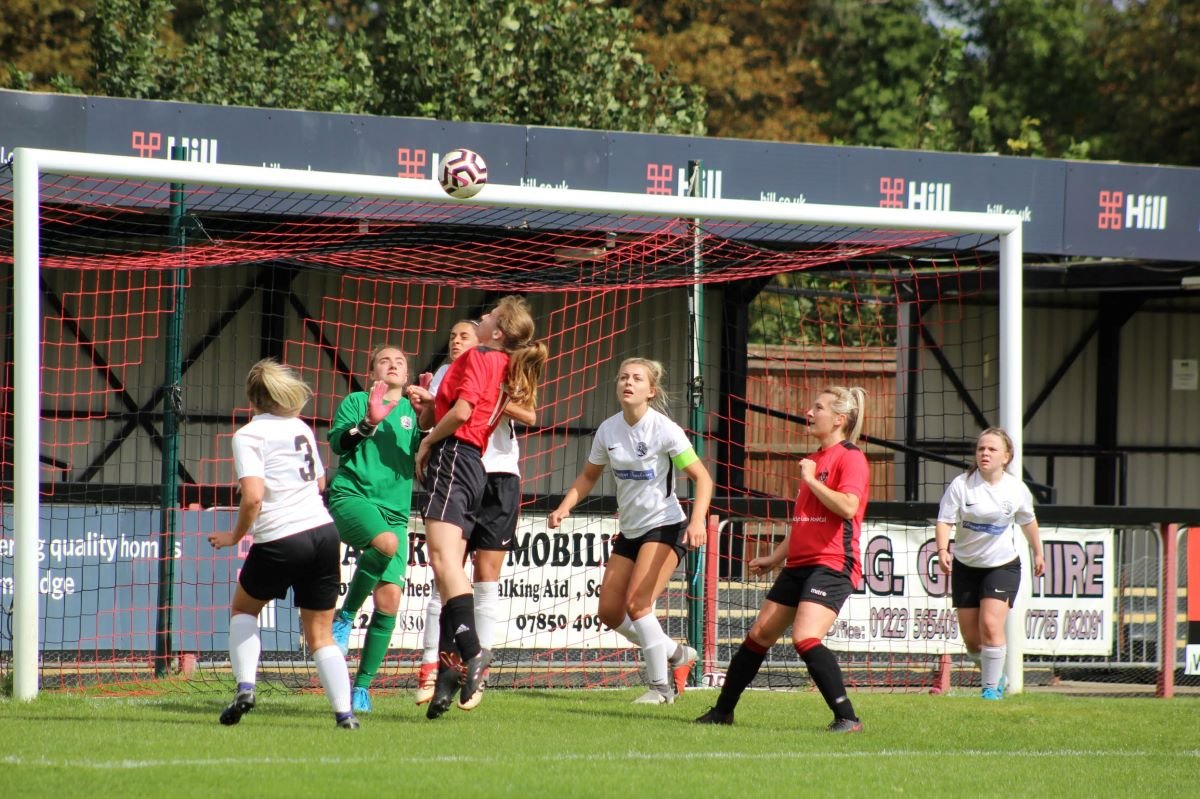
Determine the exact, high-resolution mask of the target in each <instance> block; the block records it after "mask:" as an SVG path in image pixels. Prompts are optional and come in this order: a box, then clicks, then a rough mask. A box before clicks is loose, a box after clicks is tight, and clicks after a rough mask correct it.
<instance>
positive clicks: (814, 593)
mask: <svg viewBox="0 0 1200 799" xmlns="http://www.w3.org/2000/svg"><path fill="white" fill-rule="evenodd" d="M853 591H854V586H853V585H851V583H850V576H849V575H846V574H842V573H841V572H836V571H834V570H833V569H831V568H829V567H828V566H790V567H787V568H785V569H784V570H783V571H781V572H780V573H779V576H778V577H776V578H775V584H774V585H773V586H771V590H770V591H768V592H767V599H769V600H771V601H772V602H774V603H775V604H777V605H783V606H784V607H788V608H794V607H799V605H800V603H801V602H815V603H817V604H818V605H824V606H825V607H827V608H830V609H832V610H833V612H834V613H840V612H841V610H842V605H844V604H846V600H847V599H849V598H850V594H851V593H852V592H853Z"/></svg>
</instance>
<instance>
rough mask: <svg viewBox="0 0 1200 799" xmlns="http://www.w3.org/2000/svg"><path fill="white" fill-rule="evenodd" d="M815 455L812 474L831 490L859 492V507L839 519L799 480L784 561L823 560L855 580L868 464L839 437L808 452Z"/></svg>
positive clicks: (810, 562)
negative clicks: (813, 451)
mask: <svg viewBox="0 0 1200 799" xmlns="http://www.w3.org/2000/svg"><path fill="white" fill-rule="evenodd" d="M809 457H810V458H811V459H812V460H814V461H816V464H817V473H816V477H817V479H818V480H820V481H821V482H822V483H824V484H825V485H826V486H828V487H829V488H831V489H833V490H834V491H838V492H840V493H843V494H853V495H854V496H856V497H858V512H857V513H855V514H854V518H853V519H843V518H842V517H840V516H838V515H837V514H836V513H834V512H833V511H831V510H830V509H829V508H827V507H825V504H824V503H823V502H821V500H820V499H818V498H817V496H816V495H815V494H813V492H812V491H811V490H809V488H808V486H805V485H802V486H801V487H800V492H799V493H798V494H797V495H796V508H795V510H794V511H793V512H792V534H791V538H790V539H789V540H788V554H787V565H788V566H826V567H828V568H830V569H833V570H834V571H837V572H841V573H842V574H846V575H848V576H849V577H850V580H851V582H852V583H853V584H855V585H857V584H858V581H859V579H860V578H861V577H862V563H861V562H860V558H859V556H858V549H859V545H858V539H859V534H860V533H861V532H862V520H863V516H864V515H865V514H866V512H867V495H868V493H869V490H870V485H869V483H870V477H871V473H870V469H869V468H868V466H867V457H866V456H865V455H864V454H863V452H862V450H860V449H859V448H858V447H856V446H854V445H853V444H851V443H850V442H849V441H842V442H840V443H838V444H834V445H833V446H831V447H827V448H825V449H822V450H819V451H818V452H816V453H815V454H813V455H810V456H809Z"/></svg>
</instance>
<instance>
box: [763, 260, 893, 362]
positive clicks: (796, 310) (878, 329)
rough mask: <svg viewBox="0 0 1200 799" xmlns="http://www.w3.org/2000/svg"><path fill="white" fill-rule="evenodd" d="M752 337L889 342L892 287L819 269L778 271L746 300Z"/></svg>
mask: <svg viewBox="0 0 1200 799" xmlns="http://www.w3.org/2000/svg"><path fill="white" fill-rule="evenodd" d="M750 341H751V342H752V343H754V344H832V345H836V346H863V347H883V346H893V345H894V344H895V343H896V307H895V303H894V301H893V292H892V290H891V287H890V286H889V285H884V284H876V283H873V282H871V281H862V280H858V279H850V278H844V277H837V278H831V277H829V276H828V275H824V274H821V273H820V272H788V273H785V274H781V275H776V276H775V277H774V278H773V279H772V281H771V284H770V285H769V286H768V287H767V288H765V289H764V290H763V291H761V292H760V293H759V295H758V296H757V297H755V298H754V300H753V301H752V302H751V303H750Z"/></svg>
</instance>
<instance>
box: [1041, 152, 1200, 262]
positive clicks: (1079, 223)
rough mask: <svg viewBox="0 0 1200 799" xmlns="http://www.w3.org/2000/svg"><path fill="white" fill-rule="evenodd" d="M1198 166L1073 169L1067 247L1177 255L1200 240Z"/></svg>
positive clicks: (1081, 251) (1076, 165)
mask: <svg viewBox="0 0 1200 799" xmlns="http://www.w3.org/2000/svg"><path fill="white" fill-rule="evenodd" d="M1197 174H1198V173H1197V170H1195V169H1182V168H1172V167H1153V166H1133V165H1121V166H1120V167H1119V168H1113V165H1106V164H1090V163H1083V162H1072V163H1071V164H1070V165H1069V166H1068V167H1067V184H1066V205H1065V208H1064V219H1063V231H1064V233H1063V251H1064V253H1066V254H1068V255H1098V256H1108V257H1129V258H1162V259H1175V258H1178V257H1179V254H1180V253H1181V252H1182V251H1183V250H1185V249H1186V248H1188V247H1191V248H1192V249H1193V251H1194V250H1195V248H1196V246H1197V244H1200V191H1198V190H1197V187H1198V186H1200V183H1198V181H1197Z"/></svg>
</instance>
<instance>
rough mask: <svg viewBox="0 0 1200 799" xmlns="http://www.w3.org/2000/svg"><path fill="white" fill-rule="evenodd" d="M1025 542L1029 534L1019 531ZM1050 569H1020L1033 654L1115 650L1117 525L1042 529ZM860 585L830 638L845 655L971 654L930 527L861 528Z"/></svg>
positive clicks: (1023, 610)
mask: <svg viewBox="0 0 1200 799" xmlns="http://www.w3.org/2000/svg"><path fill="white" fill-rule="evenodd" d="M1013 534H1014V535H1015V536H1017V539H1018V541H1019V545H1020V546H1023V545H1024V537H1023V536H1022V535H1021V533H1020V531H1019V530H1016V529H1014V531H1013ZM1041 538H1042V548H1043V552H1044V555H1045V560H1046V572H1045V574H1044V575H1043V576H1042V577H1041V578H1037V579H1031V575H1030V572H1029V566H1028V563H1027V562H1026V563H1023V572H1022V575H1021V595H1022V600H1023V601H1022V603H1019V604H1018V607H1017V610H1016V611H1015V612H1017V613H1020V614H1021V616H1020V618H1021V620H1022V622H1023V624H1024V628H1025V634H1026V644H1025V653H1026V654H1029V655H1104V656H1108V655H1111V654H1112V650H1113V610H1114V607H1115V593H1114V582H1113V565H1114V558H1115V557H1116V553H1115V552H1114V551H1113V532H1112V530H1107V529H1102V530H1075V529H1070V528H1061V527H1059V528H1055V527H1044V528H1042V530H1041ZM861 543H862V557H863V585H862V587H861V588H860V590H859V591H857V592H855V593H854V594H853V595H852V596H851V597H850V599H849V600H847V602H846V605H845V606H844V607H843V608H842V612H841V613H840V614H839V615H838V619H837V621H836V622H835V624H834V626H833V629H832V630H831V631H830V633H829V635H828V636H827V637H826V642H827V643H828V644H829V646H830V647H831V648H833V649H839V650H842V651H870V652H897V653H906V652H910V653H925V654H928V653H931V652H936V653H942V652H945V653H950V654H961V653H963V652H965V651H966V648H965V647H964V646H963V642H962V635H961V633H960V631H959V628H958V617H957V613H956V612H955V610H954V608H953V607H951V605H950V581H949V578H948V577H947V576H946V575H944V574H942V572H941V570H940V569H939V568H938V563H937V543H936V540H935V538H934V530H933V527H926V528H922V527H907V526H899V525H887V524H870V523H867V524H864V525H863V531H862V539H861Z"/></svg>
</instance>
